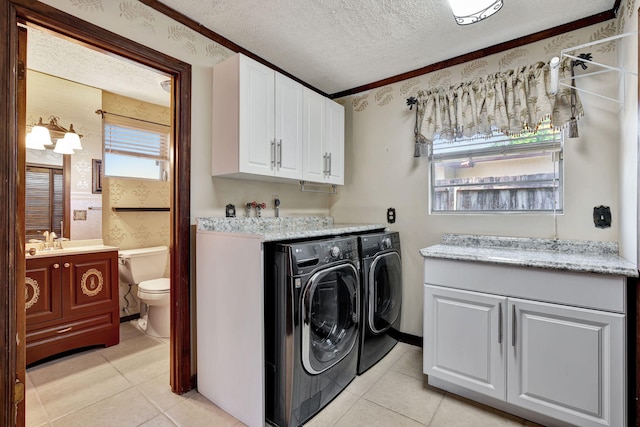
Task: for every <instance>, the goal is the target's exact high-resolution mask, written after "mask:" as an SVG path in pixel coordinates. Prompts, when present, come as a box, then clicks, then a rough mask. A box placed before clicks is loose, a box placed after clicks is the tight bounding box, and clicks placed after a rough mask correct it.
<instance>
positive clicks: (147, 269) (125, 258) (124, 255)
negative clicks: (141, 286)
mask: <svg viewBox="0 0 640 427" xmlns="http://www.w3.org/2000/svg"><path fill="white" fill-rule="evenodd" d="M168 255H169V248H168V247H166V246H154V247H151V248H139V249H126V250H123V251H118V271H119V273H120V280H122V281H123V282H124V283H127V284H138V283H140V282H144V281H145V280H151V279H159V278H161V277H162V276H163V275H164V270H165V267H166V266H167V257H168Z"/></svg>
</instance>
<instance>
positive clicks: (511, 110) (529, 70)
mask: <svg viewBox="0 0 640 427" xmlns="http://www.w3.org/2000/svg"><path fill="white" fill-rule="evenodd" d="M572 66H573V64H572V62H571V59H570V58H566V59H565V60H564V61H563V62H562V63H561V64H560V72H559V75H560V80H562V79H567V80H569V79H571V77H572ZM550 88H551V71H550V67H549V64H548V63H544V62H538V63H536V64H533V65H528V66H525V67H521V68H518V69H514V70H508V71H503V72H498V73H495V74H490V75H488V76H486V77H483V78H478V79H475V80H473V81H468V82H463V83H460V84H457V85H452V86H449V87H436V88H431V89H428V90H423V91H420V92H418V94H417V97H416V100H414V102H415V103H416V106H417V112H416V128H415V137H416V144H418V143H422V144H425V143H426V144H431V142H432V141H433V140H434V139H436V138H441V139H445V140H455V139H459V138H463V137H464V138H472V137H476V136H484V135H491V133H492V132H494V131H499V132H502V133H504V134H506V135H517V134H520V133H521V132H523V131H529V132H530V131H535V130H536V129H537V127H538V125H539V124H540V122H542V121H543V120H545V119H547V118H550V119H551V124H552V125H553V126H554V127H556V128H560V127H564V126H565V125H566V124H567V123H569V122H570V121H571V120H573V121H575V119H576V118H578V117H579V116H581V115H583V114H584V112H583V108H582V103H581V101H580V98H579V97H578V94H577V91H575V90H574V89H571V88H569V87H566V86H560V87H559V89H558V92H557V93H556V94H552V93H550Z"/></svg>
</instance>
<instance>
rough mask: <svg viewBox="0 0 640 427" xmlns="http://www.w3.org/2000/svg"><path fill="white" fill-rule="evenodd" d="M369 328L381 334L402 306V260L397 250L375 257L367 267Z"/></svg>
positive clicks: (394, 320)
mask: <svg viewBox="0 0 640 427" xmlns="http://www.w3.org/2000/svg"><path fill="white" fill-rule="evenodd" d="M368 281H369V289H368V291H369V292H368V293H369V301H368V302H367V304H368V312H369V316H368V319H367V322H368V325H369V329H370V330H371V332H373V333H374V334H381V333H383V332H385V331H386V330H387V329H389V328H390V327H391V326H393V324H394V323H395V322H396V320H397V319H398V316H400V308H401V306H402V260H401V259H400V254H399V253H398V252H387V253H385V254H382V255H380V256H378V257H376V258H375V259H374V260H373V262H372V263H371V268H370V269H369V277H368Z"/></svg>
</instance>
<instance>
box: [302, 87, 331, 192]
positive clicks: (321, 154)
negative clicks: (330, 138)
mask: <svg viewBox="0 0 640 427" xmlns="http://www.w3.org/2000/svg"><path fill="white" fill-rule="evenodd" d="M303 103H304V108H303V113H302V114H303V122H304V124H303V137H302V141H303V147H302V153H303V161H302V179H303V180H305V181H312V182H325V180H326V171H327V169H326V168H327V156H326V154H327V152H326V151H325V146H324V141H325V132H326V126H325V114H326V109H325V99H324V97H323V96H321V95H320V94H318V93H316V92H314V91H312V90H310V89H307V88H305V89H304V101H303Z"/></svg>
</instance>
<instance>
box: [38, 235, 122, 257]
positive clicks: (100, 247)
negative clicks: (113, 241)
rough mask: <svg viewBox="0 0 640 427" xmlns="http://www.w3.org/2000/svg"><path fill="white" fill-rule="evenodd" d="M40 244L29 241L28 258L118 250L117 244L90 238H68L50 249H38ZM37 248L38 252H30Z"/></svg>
mask: <svg viewBox="0 0 640 427" xmlns="http://www.w3.org/2000/svg"><path fill="white" fill-rule="evenodd" d="M38 246H39V244H33V243H28V244H27V248H26V249H27V250H26V258H27V259H30V258H46V257H55V256H67V255H79V254H89V253H97V252H109V251H117V250H118V248H117V247H116V246H107V245H105V244H103V242H102V239H90V240H67V241H64V242H62V248H55V249H49V250H40V249H38ZM32 247H33V248H35V249H36V253H35V254H34V255H30V254H29V249H30V248H32Z"/></svg>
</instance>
